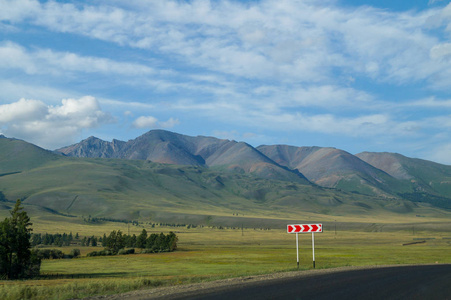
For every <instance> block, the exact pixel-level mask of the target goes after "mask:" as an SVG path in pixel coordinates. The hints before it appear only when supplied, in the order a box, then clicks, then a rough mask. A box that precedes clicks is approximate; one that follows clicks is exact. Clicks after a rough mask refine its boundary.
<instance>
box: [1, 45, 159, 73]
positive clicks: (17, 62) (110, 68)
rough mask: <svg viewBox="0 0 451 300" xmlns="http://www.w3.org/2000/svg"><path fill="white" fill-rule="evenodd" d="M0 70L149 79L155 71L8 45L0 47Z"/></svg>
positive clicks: (119, 63) (67, 53)
mask: <svg viewBox="0 0 451 300" xmlns="http://www.w3.org/2000/svg"><path fill="white" fill-rule="evenodd" d="M0 68H3V69H20V70H23V71H24V72H25V73H27V74H54V75H61V74H63V73H64V72H83V73H103V74H107V75H110V74H119V75H123V76H136V75H150V74H153V73H154V70H153V69H152V68H150V67H147V66H143V65H140V64H135V63H125V62H116V61H113V60H110V59H105V58H100V57H89V56H88V57H87V56H80V55H77V54H75V53H69V52H55V51H52V50H50V49H37V50H34V51H30V50H27V49H25V48H24V47H22V46H20V45H18V44H16V43H13V42H10V41H7V42H3V43H0Z"/></svg>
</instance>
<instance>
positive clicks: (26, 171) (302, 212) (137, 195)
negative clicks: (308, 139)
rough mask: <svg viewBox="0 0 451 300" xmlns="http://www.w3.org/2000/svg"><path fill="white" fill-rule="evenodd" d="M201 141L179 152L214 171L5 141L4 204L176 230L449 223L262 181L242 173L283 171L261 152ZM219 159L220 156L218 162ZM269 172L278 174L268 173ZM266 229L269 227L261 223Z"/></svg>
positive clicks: (435, 212) (421, 208) (382, 201)
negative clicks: (353, 221)
mask: <svg viewBox="0 0 451 300" xmlns="http://www.w3.org/2000/svg"><path fill="white" fill-rule="evenodd" d="M160 137H161V136H160ZM177 138H183V139H184V138H185V137H184V136H180V137H177ZM187 139H190V137H188V138H187ZM194 140H196V141H198V140H197V139H196V138H194ZM200 140H202V142H197V143H191V144H190V143H182V144H181V145H180V146H184V147H185V148H184V149H185V152H186V153H191V154H194V155H199V156H200V153H203V154H202V155H203V156H204V157H205V158H206V161H210V164H211V165H212V166H211V167H208V166H190V165H188V166H187V165H185V166H181V165H171V164H161V163H154V162H150V161H148V160H126V159H112V158H108V159H106V158H73V157H66V156H59V155H55V154H54V153H52V152H49V151H46V150H43V149H41V148H39V147H36V146H34V145H31V144H28V143H26V142H23V141H18V140H12V139H4V138H3V139H0V146H1V148H0V157H1V158H2V163H1V164H0V166H1V167H2V168H3V169H2V170H7V169H6V168H5V166H14V168H12V169H9V171H11V170H16V171H11V172H3V173H2V175H1V177H0V178H1V180H0V192H1V193H0V196H1V197H0V201H4V202H5V201H6V202H7V201H12V200H15V199H18V198H21V199H23V202H24V204H26V205H28V206H30V207H36V208H38V209H37V211H46V212H47V213H51V214H55V215H59V216H61V215H62V216H74V218H75V217H76V216H79V217H81V216H88V215H91V216H92V217H104V218H105V217H106V218H113V219H127V220H136V219H139V220H146V221H148V220H149V219H150V218H151V219H152V220H159V219H160V220H163V219H164V220H166V221H167V220H171V222H176V223H180V222H182V223H183V222H187V221H186V220H194V221H192V222H193V223H200V224H204V223H205V222H206V221H205V220H210V219H211V218H212V216H216V217H217V218H218V219H219V218H227V220H228V222H229V221H230V224H234V225H237V224H239V223H240V222H242V219H241V218H236V217H235V214H236V213H239V214H240V216H241V215H246V216H247V217H249V218H268V219H271V218H281V219H284V218H295V219H298V218H299V216H304V217H306V216H308V217H311V216H313V217H315V216H321V218H325V217H327V218H329V219H333V218H334V216H356V217H362V216H373V217H376V218H380V217H381V218H385V217H387V216H392V217H393V218H396V216H398V214H400V213H402V214H404V215H408V216H410V217H415V216H416V215H425V216H447V215H448V211H446V210H442V209H440V208H437V207H444V206H440V205H441V204H443V203H438V204H439V205H436V206H437V207H434V206H431V205H430V204H423V203H420V202H421V201H417V200H416V199H413V200H412V201H407V200H404V199H400V198H397V199H395V198H382V197H374V196H370V195H364V194H358V193H348V192H345V191H340V190H338V189H324V188H321V187H319V186H315V185H311V184H304V183H303V182H300V181H290V180H278V179H267V178H262V177H261V176H259V175H258V174H257V173H255V172H253V169H251V168H249V169H248V170H249V172H248V173H246V172H244V170H245V169H246V168H248V167H247V166H246V163H247V162H246V160H248V159H251V160H255V161H258V162H259V163H260V164H261V165H263V166H266V164H268V165H269V166H271V167H272V166H279V165H277V164H275V163H273V161H272V160H271V159H270V158H268V157H267V156H265V155H263V154H262V153H261V152H260V151H258V150H256V149H254V148H252V147H251V146H249V145H247V144H245V143H237V142H233V141H227V140H219V142H218V140H217V139H210V138H203V137H202V138H201V139H200ZM94 141H95V140H94ZM166 142H167V140H166ZM158 144H161V143H160V142H158V143H156V145H158ZM171 144H172V142H171ZM173 144H174V145H177V143H175V142H174V143H173ZM99 145H101V143H99ZM235 147H236V149H235ZM16 150H19V151H18V152H15V151H16ZM304 150H305V149H304ZM310 150H311V149H310ZM229 151H230V153H229ZM182 152H183V151H182ZM92 153H93V152H92ZM215 153H216V154H217V153H222V155H219V156H218V157H215V155H214V154H215ZM332 153H333V152H332ZM221 157H222V158H221ZM221 159H223V160H221ZM230 161H236V162H238V164H239V166H240V168H242V170H243V171H240V172H234V171H231V169H230V168H229V165H227V164H226V163H228V162H230ZM26 162H28V163H26ZM21 163H22V164H23V165H21ZM32 163H35V164H36V165H32ZM215 163H217V164H218V165H217V166H216V165H214V164H215ZM251 165H252V166H259V165H258V164H251ZM278 168H279V169H277V170H285V169H283V168H282V167H280V166H279V167H278ZM269 171H275V169H271V168H269ZM266 172H268V170H266ZM287 172H288V171H287ZM287 174H288V173H287ZM289 174H294V173H293V172H289ZM276 175H277V174H276ZM266 176H268V175H267V174H266ZM279 176H280V175H278V177H279ZM299 178H300V177H299ZM216 217H215V218H216ZM189 222H191V221H189ZM261 222H263V223H264V221H263V219H262V221H261Z"/></svg>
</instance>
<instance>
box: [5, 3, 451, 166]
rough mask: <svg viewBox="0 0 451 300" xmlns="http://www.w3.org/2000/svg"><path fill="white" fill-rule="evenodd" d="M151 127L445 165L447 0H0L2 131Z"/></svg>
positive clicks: (71, 136)
mask: <svg viewBox="0 0 451 300" xmlns="http://www.w3.org/2000/svg"><path fill="white" fill-rule="evenodd" d="M152 129H165V130H170V131H173V132H177V133H181V134H186V135H190V136H197V135H204V136H214V137H217V138H226V139H231V140H236V141H244V142H247V143H249V144H251V145H253V146H258V145H262V144H266V145H272V144H287V145H293V146H300V147H301V146H320V147H335V148H338V149H342V150H345V151H348V152H350V153H352V154H357V153H360V152H363V151H370V152H397V153H401V154H403V155H405V156H408V157H415V158H422V159H427V160H432V161H435V162H439V163H442V164H448V165H451V3H450V1H444V0H425V1H420V0H411V1H410V0H409V1H401V0H397V1H395V0H390V1H389V0H377V1H376V0H373V1H365V0H321V1H317V0H251V1H243V0H242V1H239V0H228V1H223V0H217V1H214V0H210V1H206V0H192V1H184V0H178V1H171V0H165V1H163V0H162V1H142V0H127V1H122V0H109V1H98V0H90V1H64V0H58V1H54V0H52V1H46V0H41V1H37V0H12V1H11V0H0V133H1V134H4V135H5V136H7V137H14V138H18V139H23V140H25V141H28V142H31V143H33V144H36V145H38V146H40V147H43V148H46V149H50V150H53V149H57V148H60V147H63V146H67V145H70V144H74V143H77V142H79V141H81V140H83V139H85V138H87V137H89V136H96V137H98V138H101V139H103V140H107V141H111V140H112V139H118V140H123V141H127V140H130V139H134V138H136V137H138V136H140V135H142V134H144V133H145V132H147V131H149V130H152Z"/></svg>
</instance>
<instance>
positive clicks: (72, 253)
mask: <svg viewBox="0 0 451 300" xmlns="http://www.w3.org/2000/svg"><path fill="white" fill-rule="evenodd" d="M70 255H72V257H73V258H76V257H79V256H80V249H72V251H71V252H70Z"/></svg>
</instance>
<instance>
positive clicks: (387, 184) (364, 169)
mask: <svg viewBox="0 0 451 300" xmlns="http://www.w3.org/2000/svg"><path fill="white" fill-rule="evenodd" d="M257 149H258V150H259V151H261V152H262V153H264V154H265V155H266V156H268V157H269V158H271V159H273V160H274V161H276V162H277V163H279V164H281V165H284V166H287V167H289V168H291V169H297V170H299V172H301V173H302V174H304V175H305V176H306V177H307V179H309V180H310V181H312V182H314V183H316V184H318V185H320V186H323V187H329V188H341V189H344V190H347V191H357V192H361V193H365V194H374V195H389V194H390V193H392V192H393V185H394V184H395V183H396V180H395V179H394V178H392V177H391V176H390V175H388V174H387V173H385V172H383V171H381V170H380V169H377V168H375V167H373V166H371V165H370V164H368V163H366V162H364V161H362V160H361V159H359V158H358V157H356V156H354V155H352V154H350V153H348V152H346V151H343V150H339V149H335V148H321V147H294V146H287V145H272V146H259V147H257Z"/></svg>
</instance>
